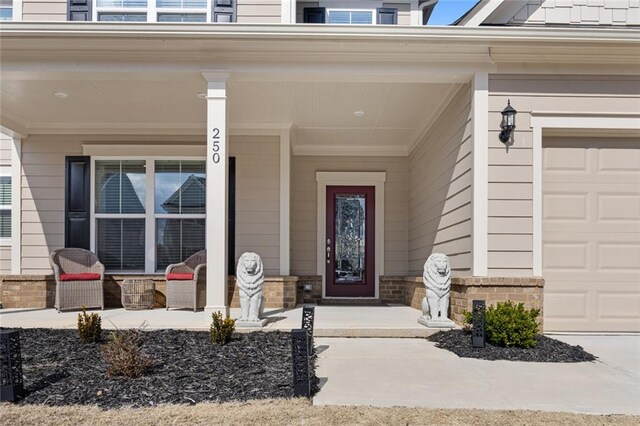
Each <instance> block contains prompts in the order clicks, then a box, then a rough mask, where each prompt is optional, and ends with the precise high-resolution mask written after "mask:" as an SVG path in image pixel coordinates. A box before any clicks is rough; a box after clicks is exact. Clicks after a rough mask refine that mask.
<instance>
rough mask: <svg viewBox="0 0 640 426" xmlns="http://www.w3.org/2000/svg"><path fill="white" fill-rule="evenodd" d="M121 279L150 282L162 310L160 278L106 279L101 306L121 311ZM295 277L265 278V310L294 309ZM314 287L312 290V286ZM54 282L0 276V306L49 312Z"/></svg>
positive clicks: (235, 303) (234, 297)
mask: <svg viewBox="0 0 640 426" xmlns="http://www.w3.org/2000/svg"><path fill="white" fill-rule="evenodd" d="M125 278H144V279H151V280H153V281H154V282H155V285H156V305H155V307H156V308H161V307H164V306H165V301H166V299H165V295H166V282H165V280H164V276H163V275H107V276H105V280H104V303H105V307H107V308H121V307H122V304H121V302H120V300H121V289H120V287H121V285H122V281H123V280H124V279H125ZM297 287H298V277H295V276H286V277H265V285H264V297H265V304H266V307H267V308H286V309H288V308H294V307H295V306H296V303H297V300H298V299H297V296H298V295H297V292H298V290H297ZM314 287H315V286H314ZM55 294H56V281H55V278H54V277H53V275H3V276H0V302H2V306H3V307H4V308H53V304H54V302H55ZM229 304H230V306H231V307H240V298H239V296H238V290H237V289H236V286H235V277H229Z"/></svg>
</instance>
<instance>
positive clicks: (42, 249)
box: [22, 136, 280, 275]
mask: <svg viewBox="0 0 640 426" xmlns="http://www.w3.org/2000/svg"><path fill="white" fill-rule="evenodd" d="M110 138H111V140H112V141H113V142H114V143H115V142H117V143H120V144H121V143H123V142H132V143H136V144H139V143H148V144H149V155H150V156H151V155H153V143H152V142H150V140H152V139H154V138H151V137H148V138H146V141H139V142H134V140H135V138H131V137H117V138H115V137H110ZM160 139H162V141H163V143H169V142H173V141H171V140H170V139H168V138H167V137H164V138H155V140H160ZM90 140H92V141H98V142H104V140H105V137H99V136H96V137H91V138H89V137H82V136H32V137H30V138H28V139H24V140H23V142H22V151H23V157H22V158H23V175H22V203H23V205H22V268H23V269H22V273H24V274H44V273H49V272H50V270H51V268H50V267H49V261H48V255H49V253H50V252H51V251H52V250H54V249H57V248H60V247H62V246H63V245H64V161H65V156H68V155H82V144H83V143H84V142H85V141H90ZM174 141H175V140H174ZM185 142H190V144H193V142H194V141H193V140H191V141H186V140H185ZM195 142H197V141H195ZM229 149H230V155H233V156H235V157H236V168H237V170H236V257H238V256H240V254H242V253H243V252H244V251H255V252H257V253H258V254H260V255H261V256H262V257H263V260H264V266H265V273H266V274H268V275H278V274H279V269H280V240H279V232H280V228H279V214H280V213H279V209H280V206H279V203H280V201H279V200H280V192H279V191H280V190H279V185H280V184H279V182H280V175H279V141H278V139H277V138H273V137H231V141H230V148H229Z"/></svg>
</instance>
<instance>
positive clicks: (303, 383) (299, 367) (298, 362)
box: [291, 329, 311, 398]
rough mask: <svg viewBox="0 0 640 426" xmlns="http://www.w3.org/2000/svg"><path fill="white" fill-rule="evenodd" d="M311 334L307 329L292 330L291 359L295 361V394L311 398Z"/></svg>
mask: <svg viewBox="0 0 640 426" xmlns="http://www.w3.org/2000/svg"><path fill="white" fill-rule="evenodd" d="M308 342H309V334H308V333H307V330H303V329H297V330H291V360H292V363H293V396H304V397H305V398H311V375H310V374H309V343H308Z"/></svg>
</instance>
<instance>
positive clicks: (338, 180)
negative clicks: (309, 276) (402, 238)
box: [316, 172, 387, 298]
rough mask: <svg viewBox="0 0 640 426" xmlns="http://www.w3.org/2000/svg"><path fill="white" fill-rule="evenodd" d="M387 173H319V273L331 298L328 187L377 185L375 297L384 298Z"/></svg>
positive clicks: (324, 290)
mask: <svg viewBox="0 0 640 426" xmlns="http://www.w3.org/2000/svg"><path fill="white" fill-rule="evenodd" d="M386 180H387V173H386V172H316V182H317V183H318V195H317V199H318V209H317V210H318V216H317V237H316V238H317V240H316V259H317V263H316V265H317V266H316V273H317V274H318V275H320V276H321V277H322V297H323V298H326V297H327V289H326V277H325V270H326V267H325V258H324V253H325V252H324V247H325V244H324V242H325V240H326V238H327V229H326V228H327V222H326V221H327V186H334V185H335V186H374V187H375V194H376V203H375V206H376V207H375V212H376V213H375V214H376V226H375V228H376V236H375V268H374V275H375V296H374V297H375V298H378V297H380V276H381V275H384V183H385V182H386Z"/></svg>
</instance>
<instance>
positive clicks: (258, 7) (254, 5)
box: [237, 0, 282, 24]
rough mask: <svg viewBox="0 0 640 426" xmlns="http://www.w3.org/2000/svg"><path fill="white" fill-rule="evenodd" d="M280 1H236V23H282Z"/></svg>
mask: <svg viewBox="0 0 640 426" xmlns="http://www.w3.org/2000/svg"><path fill="white" fill-rule="evenodd" d="M281 14H282V4H281V2H280V0H238V6H237V21H238V22H240V23H244V24H250V23H260V24H272V23H274V24H279V23H280V22H282V15H281Z"/></svg>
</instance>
